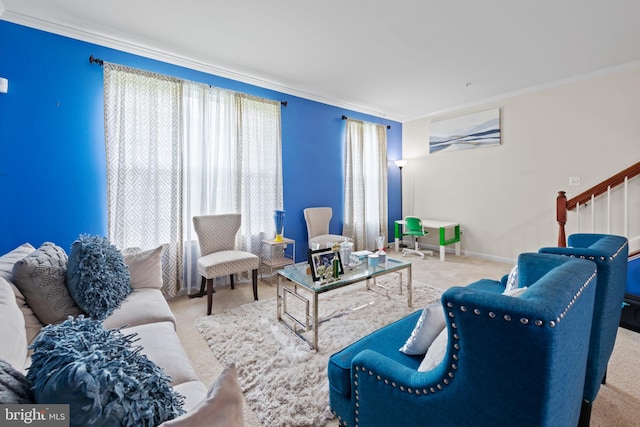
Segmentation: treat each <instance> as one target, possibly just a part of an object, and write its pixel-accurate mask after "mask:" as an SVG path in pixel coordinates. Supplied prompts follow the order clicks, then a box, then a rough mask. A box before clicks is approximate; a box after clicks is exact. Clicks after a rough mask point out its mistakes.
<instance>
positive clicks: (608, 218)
mask: <svg viewBox="0 0 640 427" xmlns="http://www.w3.org/2000/svg"><path fill="white" fill-rule="evenodd" d="M607 234H611V186H610V185H609V186H607Z"/></svg>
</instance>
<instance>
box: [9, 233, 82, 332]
mask: <svg viewBox="0 0 640 427" xmlns="http://www.w3.org/2000/svg"><path fill="white" fill-rule="evenodd" d="M66 278H67V254H66V252H65V251H64V249H62V248H61V247H60V246H56V245H54V244H53V243H51V242H47V243H43V244H42V246H40V247H39V248H38V250H36V251H33V252H32V253H30V254H29V255H27V256H26V257H24V258H23V259H21V260H19V261H17V262H16V263H15V264H14V266H13V280H14V283H15V284H16V286H17V287H18V289H20V292H22V294H23V295H24V297H25V299H26V300H27V303H28V304H29V307H31V309H32V310H33V312H34V313H35V315H36V316H37V317H38V319H40V321H41V322H42V323H44V324H45V325H46V324H49V323H60V322H62V321H63V320H65V319H66V318H67V317H68V316H77V315H78V314H80V313H82V310H80V308H78V306H77V305H76V304H75V303H74V300H73V299H72V298H71V295H69V291H68V289H67V283H66V282H67V280H66Z"/></svg>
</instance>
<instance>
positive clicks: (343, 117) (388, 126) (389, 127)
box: [342, 114, 391, 129]
mask: <svg viewBox="0 0 640 427" xmlns="http://www.w3.org/2000/svg"><path fill="white" fill-rule="evenodd" d="M348 118H349V117H347V116H345V115H344V114H343V115H342V120H347V119H348ZM387 129H391V125H387Z"/></svg>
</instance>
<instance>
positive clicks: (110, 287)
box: [67, 234, 132, 320]
mask: <svg viewBox="0 0 640 427" xmlns="http://www.w3.org/2000/svg"><path fill="white" fill-rule="evenodd" d="M67 287H68V288H69V293H70V294H71V297H72V298H73V300H74V301H75V302H76V304H77V305H78V307H80V308H81V309H82V310H83V311H84V312H85V313H87V314H88V315H89V316H91V317H92V318H94V319H96V320H102V319H104V318H105V317H107V316H109V315H110V314H111V313H113V311H114V310H115V309H116V308H118V307H119V306H120V304H122V301H124V300H125V298H126V297H127V296H128V295H129V294H130V293H131V292H132V289H131V277H130V275H129V269H128V268H127V265H126V264H125V262H124V257H123V256H122V253H121V252H120V251H119V250H118V248H116V247H115V246H113V245H112V244H111V243H110V242H109V240H108V239H107V238H106V237H100V236H92V235H88V234H83V235H81V236H80V237H79V238H78V240H76V241H75V242H73V244H72V245H71V252H70V253H69V264H68V265H67Z"/></svg>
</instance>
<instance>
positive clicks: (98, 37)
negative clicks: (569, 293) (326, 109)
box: [0, 0, 402, 122]
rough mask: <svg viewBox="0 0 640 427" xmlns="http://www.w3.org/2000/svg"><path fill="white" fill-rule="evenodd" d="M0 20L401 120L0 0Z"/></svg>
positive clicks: (349, 108)
mask: <svg viewBox="0 0 640 427" xmlns="http://www.w3.org/2000/svg"><path fill="white" fill-rule="evenodd" d="M0 19H2V20H5V21H8V22H12V23H14V24H19V25H24V26H26V27H30V28H35V29H38V30H42V31H46V32H49V33H53V34H57V35H60V36H65V37H70V38H72V39H76V40H81V41H84V42H88V43H93V44H97V45H100V46H104V47H108V48H111V49H116V50H120V51H123V52H127V53H131V54H134V55H139V56H143V57H145V58H150V59H155V60H158V61H162V62H167V63H169V64H173V65H178V66H181V67H185V68H189V69H192V70H196V71H201V72H204V73H208V74H213V75H215V76H219V77H224V78H228V79H231V80H236V81H239V82H241V83H247V84H250V85H254V86H258V87H261V88H264V89H269V90H274V91H277V92H282V93H284V94H287V95H292V96H297V97H300V98H304V99H308V100H311V101H316V102H320V103H323V104H328V105H332V106H334V107H339V108H344V109H347V110H351V111H356V112H359V113H362V114H368V115H371V116H375V117H380V118H384V119H387V120H393V121H397V122H402V119H401V118H399V117H392V116H390V115H389V114H387V113H384V112H381V111H377V110H373V109H370V108H367V107H364V106H362V105H357V104H352V103H349V102H343V101H339V100H336V99H333V98H330V97H325V96H322V95H318V94H312V93H309V92H305V91H303V90H299V89H296V88H292V87H290V86H287V85H286V84H283V83H279V82H276V81H273V80H268V79H265V78H262V77H259V76H255V75H251V74H248V73H245V72H242V71H238V70H233V69H231V68H225V67H221V66H218V65H215V64H211V63H208V62H205V61H201V60H198V59H195V58H191V57H188V56H184V55H181V54H178V53H176V52H171V51H168V50H164V49H161V48H159V47H157V46H152V45H144V44H142V43H140V42H137V41H134V40H127V39H125V38H119V37H113V36H111V35H108V34H104V33H99V32H96V31H94V30H90V29H87V28H82V27H78V26H69V25H61V24H58V23H55V22H51V21H47V20H43V19H39V18H35V17H32V16H28V15H24V14H20V13H16V12H13V11H11V10H6V8H5V7H4V4H3V3H2V0H0Z"/></svg>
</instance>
